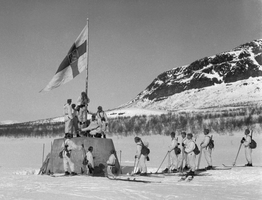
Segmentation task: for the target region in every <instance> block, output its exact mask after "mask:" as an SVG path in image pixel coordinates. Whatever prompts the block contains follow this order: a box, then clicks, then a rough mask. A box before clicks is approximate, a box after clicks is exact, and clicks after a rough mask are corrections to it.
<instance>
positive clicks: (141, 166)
mask: <svg viewBox="0 0 262 200" xmlns="http://www.w3.org/2000/svg"><path fill="white" fill-rule="evenodd" d="M134 141H135V143H136V154H135V167H134V171H133V173H135V174H140V175H146V174H147V166H146V159H147V158H148V155H143V154H142V140H141V138H140V137H135V138H134Z"/></svg>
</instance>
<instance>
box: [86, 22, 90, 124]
mask: <svg viewBox="0 0 262 200" xmlns="http://www.w3.org/2000/svg"><path fill="white" fill-rule="evenodd" d="M86 20H87V21H86V23H87V25H86V26H87V30H86V31H87V39H86V40H87V41H86V51H87V52H86V53H87V58H86V60H87V62H86V95H87V97H88V67H89V19H88V18H87V19H86ZM85 107H86V115H85V116H86V118H85V121H87V113H88V112H87V105H85Z"/></svg>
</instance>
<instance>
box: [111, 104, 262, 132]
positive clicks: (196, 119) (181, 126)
mask: <svg viewBox="0 0 262 200" xmlns="http://www.w3.org/2000/svg"><path fill="white" fill-rule="evenodd" d="M261 113H262V109H261V108H260V107H258V108H253V107H252V108H241V109H228V110H222V111H221V110H220V111H219V112H218V111H216V112H210V111H208V112H199V111H198V112H181V113H170V114H167V115H160V116H148V117H147V116H134V117H131V118H130V117H126V118H117V119H111V120H110V123H109V129H110V132H111V133H117V134H119V135H123V136H127V135H132V134H134V133H135V134H141V135H152V134H159V135H169V134H170V133H171V132H172V131H175V132H178V133H180V132H182V131H186V132H191V133H194V134H199V133H202V131H203V129H204V128H208V129H210V130H211V131H212V132H216V133H218V134H232V133H233V132H236V131H243V130H244V129H246V128H247V127H249V128H252V129H254V130H257V131H260V130H262V116H261Z"/></svg>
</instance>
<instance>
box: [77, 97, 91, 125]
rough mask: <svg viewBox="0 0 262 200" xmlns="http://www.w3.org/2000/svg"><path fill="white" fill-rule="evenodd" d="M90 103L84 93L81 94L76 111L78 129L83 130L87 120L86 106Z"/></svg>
mask: <svg viewBox="0 0 262 200" xmlns="http://www.w3.org/2000/svg"><path fill="white" fill-rule="evenodd" d="M89 102H90V100H89V98H88V97H87V94H86V92H81V95H80V96H79V97H78V99H77V110H78V120H79V124H80V129H82V128H85V127H86V126H85V123H86V119H87V112H88V110H87V106H88V103H89Z"/></svg>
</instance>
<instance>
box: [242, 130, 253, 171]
mask: <svg viewBox="0 0 262 200" xmlns="http://www.w3.org/2000/svg"><path fill="white" fill-rule="evenodd" d="M249 134H250V130H249V129H246V130H245V135H246V138H245V137H243V138H242V140H241V143H242V144H243V145H244V147H245V157H246V160H247V164H246V165H245V166H248V167H252V149H251V148H250V143H251V136H250V135H249Z"/></svg>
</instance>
